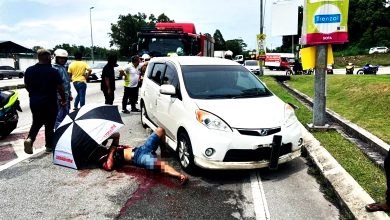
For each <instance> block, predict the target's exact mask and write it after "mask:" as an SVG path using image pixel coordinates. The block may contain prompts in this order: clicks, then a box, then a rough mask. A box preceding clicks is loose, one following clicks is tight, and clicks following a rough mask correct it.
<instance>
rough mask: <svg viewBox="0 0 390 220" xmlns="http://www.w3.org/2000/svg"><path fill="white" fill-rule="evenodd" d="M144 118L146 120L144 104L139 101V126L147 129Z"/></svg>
mask: <svg viewBox="0 0 390 220" xmlns="http://www.w3.org/2000/svg"><path fill="white" fill-rule="evenodd" d="M144 118H145V119H146V118H148V113H147V112H146V108H145V104H144V102H143V101H141V124H142V127H144V128H147V127H148V125H147V124H146V123H145V120H144Z"/></svg>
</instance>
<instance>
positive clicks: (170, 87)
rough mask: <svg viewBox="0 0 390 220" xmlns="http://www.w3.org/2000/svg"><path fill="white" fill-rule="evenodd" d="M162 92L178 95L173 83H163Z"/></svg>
mask: <svg viewBox="0 0 390 220" xmlns="http://www.w3.org/2000/svg"><path fill="white" fill-rule="evenodd" d="M160 93H161V94H163V95H171V96H172V95H176V88H175V87H174V86H173V85H166V84H165V85H161V86H160Z"/></svg>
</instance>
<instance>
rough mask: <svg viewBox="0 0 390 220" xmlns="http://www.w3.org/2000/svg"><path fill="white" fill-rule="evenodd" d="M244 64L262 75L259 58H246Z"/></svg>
mask: <svg viewBox="0 0 390 220" xmlns="http://www.w3.org/2000/svg"><path fill="white" fill-rule="evenodd" d="M242 65H243V66H244V67H245V68H247V69H248V70H249V71H251V72H252V73H254V74H256V75H260V66H259V63H258V62H257V60H245V61H244V64H242Z"/></svg>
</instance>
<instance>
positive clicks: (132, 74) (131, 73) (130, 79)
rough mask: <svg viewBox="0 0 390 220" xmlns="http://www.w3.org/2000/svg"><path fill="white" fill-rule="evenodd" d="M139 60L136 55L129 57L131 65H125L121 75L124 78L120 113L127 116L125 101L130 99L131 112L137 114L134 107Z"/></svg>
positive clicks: (136, 98) (136, 94) (136, 97)
mask: <svg viewBox="0 0 390 220" xmlns="http://www.w3.org/2000/svg"><path fill="white" fill-rule="evenodd" d="M141 67H142V65H140V59H139V56H138V55H134V56H132V57H131V63H129V64H127V65H126V66H125V68H124V72H123V73H122V74H123V76H124V81H125V83H124V86H125V90H124V94H123V99H122V112H123V113H125V114H129V113H130V112H129V111H128V110H127V108H126V106H127V100H128V99H129V98H130V105H131V111H132V112H139V109H137V108H136V107H135V105H136V103H137V100H138V80H139V75H140V68H141Z"/></svg>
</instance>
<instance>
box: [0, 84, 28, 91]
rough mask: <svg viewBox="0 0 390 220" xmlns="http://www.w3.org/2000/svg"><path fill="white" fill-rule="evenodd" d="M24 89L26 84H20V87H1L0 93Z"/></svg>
mask: <svg viewBox="0 0 390 220" xmlns="http://www.w3.org/2000/svg"><path fill="white" fill-rule="evenodd" d="M23 88H25V86H24V84H19V85H15V86H3V87H0V91H7V90H14V89H23Z"/></svg>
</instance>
